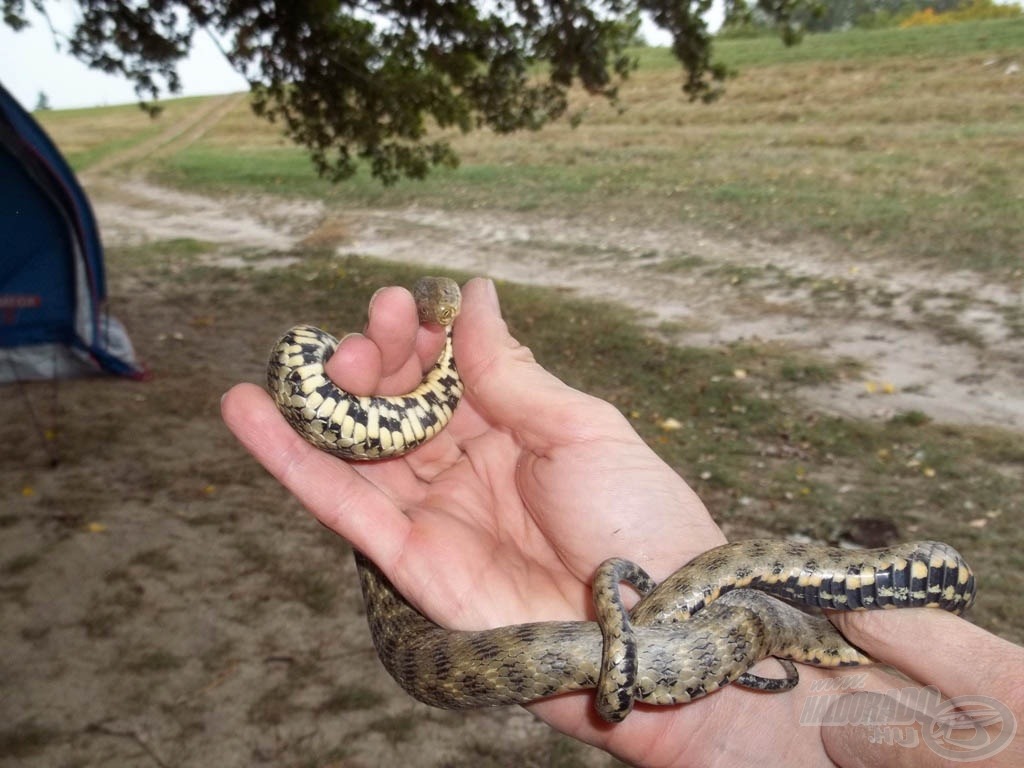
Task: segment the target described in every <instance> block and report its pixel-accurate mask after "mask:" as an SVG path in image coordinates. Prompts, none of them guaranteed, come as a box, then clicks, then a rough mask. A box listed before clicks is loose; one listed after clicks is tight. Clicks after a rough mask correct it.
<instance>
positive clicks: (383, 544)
mask: <svg viewBox="0 0 1024 768" xmlns="http://www.w3.org/2000/svg"><path fill="white" fill-rule="evenodd" d="M221 414H222V416H223V418H224V422H225V423H226V424H227V426H228V428H229V429H230V430H231V431H232V432H233V433H234V435H235V437H237V438H238V440H239V441H240V442H241V443H242V445H243V446H245V448H246V449H247V450H248V451H249V452H250V453H251V454H252V455H253V456H254V457H255V458H256V460H257V461H259V462H260V464H262V465H263V466H264V467H265V468H266V469H267V471H269V472H270V474H272V475H273V476H274V477H276V478H277V479H278V481H279V482H280V483H281V484H282V485H284V486H285V487H286V488H287V489H288V490H289V491H291V492H292V493H293V494H295V496H296V497H298V499H299V501H301V502H302V504H303V506H305V507H306V509H308V510H309V511H310V512H312V513H313V515H314V516H316V518H317V519H318V520H319V521H320V522H321V523H323V524H324V525H326V526H327V527H328V528H330V529H331V530H333V531H335V532H337V533H339V534H341V535H342V536H343V537H345V538H346V539H348V541H350V542H351V543H352V545H353V546H354V547H356V548H357V549H359V550H360V551H362V552H363V553H364V554H366V555H367V556H368V557H370V558H371V559H372V560H374V561H375V562H377V563H378V564H379V565H380V566H381V567H382V568H385V569H386V568H387V567H388V565H389V564H391V563H393V562H394V561H395V559H396V558H397V556H398V553H399V552H401V550H402V547H403V546H404V543H405V540H406V537H407V536H408V534H409V531H410V529H411V523H410V521H409V519H408V518H407V517H406V516H405V515H404V514H403V513H402V511H401V510H400V509H399V508H398V506H397V505H396V504H395V503H394V502H393V501H392V500H391V499H390V498H389V497H388V496H387V495H385V494H384V493H383V492H382V491H380V490H379V489H377V488H376V487H375V486H374V485H373V484H371V483H370V482H368V481H367V480H365V479H364V478H362V477H361V476H360V475H359V474H358V473H357V472H356V471H355V470H353V469H352V468H351V467H350V466H348V465H347V464H346V463H345V462H343V461H338V460H337V459H335V458H333V457H331V456H328V455H327V454H325V453H323V452H322V451H318V450H317V449H316V448H314V447H313V446H311V445H309V444H308V443H307V442H306V441H304V440H303V439H302V438H301V437H299V436H298V435H297V434H296V433H295V432H294V431H293V430H292V428H291V427H290V426H289V425H288V423H287V422H286V421H285V420H284V417H283V416H281V415H280V413H278V411H277V408H276V407H275V406H274V403H273V401H272V400H271V399H270V396H269V395H267V393H266V392H264V391H263V390H262V389H260V388H259V387H257V386H255V385H253V384H239V385H237V386H235V387H233V388H232V389H231V390H229V391H228V392H227V394H225V395H224V397H223V399H222V401H221Z"/></svg>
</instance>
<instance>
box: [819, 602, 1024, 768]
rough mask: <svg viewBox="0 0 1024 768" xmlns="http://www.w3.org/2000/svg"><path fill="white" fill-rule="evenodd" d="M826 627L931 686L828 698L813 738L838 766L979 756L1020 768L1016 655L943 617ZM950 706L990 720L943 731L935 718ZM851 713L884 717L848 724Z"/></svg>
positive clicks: (1021, 699) (1021, 673)
mask: <svg viewBox="0 0 1024 768" xmlns="http://www.w3.org/2000/svg"><path fill="white" fill-rule="evenodd" d="M833 621H834V622H835V623H836V625H837V626H838V627H839V630H840V631H841V632H842V633H843V635H845V636H846V637H847V638H848V639H849V640H850V641H851V642H853V643H854V644H855V645H857V647H859V648H861V649H862V650H864V651H866V652H867V653H868V654H870V655H871V656H872V657H873V658H875V659H877V660H878V661H882V662H885V663H887V664H891V665H892V666H893V667H895V668H896V669H899V670H900V671H902V672H904V673H905V674H907V675H908V676H909V677H910V678H912V679H914V680H917V681H919V682H920V683H922V684H925V685H928V686H934V689H933V690H932V691H929V692H927V693H926V692H924V691H923V690H922V689H921V688H919V687H917V686H915V685H908V684H907V683H906V682H903V683H902V684H898V685H897V686H895V687H894V688H893V689H891V690H889V691H887V692H885V693H879V692H868V691H864V692H857V693H853V694H850V695H851V696H855V697H857V698H858V699H859V700H858V701H856V702H854V701H852V700H851V701H846V702H840V701H838V700H837V701H836V702H835V703H834V704H833V705H832V706H831V707H830V708H829V710H828V713H827V714H826V724H825V725H823V727H822V731H821V737H822V740H823V742H824V744H825V749H826V751H827V753H828V755H829V757H831V758H832V759H833V760H834V761H835V762H836V763H837V764H838V765H840V766H842V767H843V768H876V767H878V768H881V766H920V767H921V768H924V767H925V766H936V768H937V767H938V766H942V765H950V764H951V762H968V761H971V762H973V761H975V760H979V759H982V758H985V760H986V762H985V765H986V766H994V767H997V768H998V767H999V766H1005V767H1006V768H1010V766H1020V765H1024V737H1022V736H1021V735H1018V736H1017V737H1016V738H1014V737H1013V736H1012V732H1013V730H1015V729H1016V728H1017V726H1024V648H1022V647H1021V646H1019V645H1014V644H1013V643H1011V642H1009V641H1007V640H1004V639H1003V638H1001V637H997V636H996V635H993V634H991V633H990V632H986V631H985V630H984V629H982V628H981V627H977V626H975V625H973V624H971V623H970V622H967V621H964V620H963V619H961V618H960V617H958V616H954V615H952V614H949V613H946V612H944V611H930V610H916V611H894V612H885V613H884V614H880V613H843V614H836V615H835V616H834V617H833ZM922 638H927V641H926V642H925V643H922ZM922 649H924V652H922ZM901 705H902V706H901ZM840 707H842V708H843V711H841V710H840ZM954 707H959V708H961V709H962V710H964V711H966V712H972V711H973V712H974V713H975V714H980V713H982V712H983V711H985V710H987V711H988V712H989V713H992V714H994V715H996V716H997V721H996V722H993V723H991V724H989V725H988V726H984V725H979V724H978V723H977V721H975V722H973V723H966V724H965V725H964V727H961V728H959V729H957V730H953V731H951V732H947V731H944V730H943V729H942V727H941V725H942V721H943V720H944V719H945V718H944V717H943V716H944V715H950V714H952V713H953V712H954ZM844 711H845V714H844ZM858 711H859V712H862V713H863V712H867V711H874V712H882V713H889V715H887V716H884V717H882V718H880V720H881V722H880V723H879V724H877V725H876V724H873V723H867V724H860V723H857V722H850V720H851V719H852V718H851V717H850V716H849V715H850V713H853V712H858ZM936 717H938V718H939V723H938V726H937V727H934V728H933V727H932V722H933V721H934V720H935V718H936ZM1006 739H1010V741H1009V742H1006Z"/></svg>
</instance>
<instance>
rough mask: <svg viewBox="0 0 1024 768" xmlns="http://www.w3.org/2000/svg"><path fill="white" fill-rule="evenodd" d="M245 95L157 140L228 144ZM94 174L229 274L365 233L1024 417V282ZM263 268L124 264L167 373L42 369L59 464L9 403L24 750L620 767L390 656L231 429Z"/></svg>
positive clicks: (122, 227)
mask: <svg viewBox="0 0 1024 768" xmlns="http://www.w3.org/2000/svg"><path fill="white" fill-rule="evenodd" d="M226 104H227V102H223V103H214V104H213V106H211V109H210V112H209V114H207V115H206V116H205V117H203V118H202V119H200V120H199V121H197V122H196V123H194V124H190V125H188V126H184V127H182V126H178V131H177V133H176V134H174V135H169V136H165V137H163V139H162V140H155V141H154V143H153V144H152V146H151V147H149V149H148V150H147V151H150V152H158V151H160V147H165V146H168V143H167V142H173V141H177V139H176V138H175V137H176V136H182V137H185V139H186V140H191V139H192V138H194V137H195V136H197V135H201V131H202V129H203V125H204V124H206V122H204V121H209V120H212V119H215V118H216V116H217V115H218V114H222V113H223V112H222V110H224V109H226V108H227V106H225V105H226ZM190 137H191V138H190ZM128 159H130V158H128ZM119 160H120V161H124V162H126V161H127V159H126V158H124V157H122V158H119ZM118 165H119V162H110V161H108V163H107V165H106V171H107V172H108V173H109V172H113V171H114V170H116V168H117V166H118ZM88 187H89V190H90V193H91V194H92V195H93V197H94V202H95V206H96V209H97V212H98V214H99V218H100V221H101V224H102V228H103V232H104V236H105V239H106V241H107V242H108V243H110V244H119V243H121V244H138V243H145V242H148V241H153V240H163V239H169V238H182V237H187V238H193V239H197V240H204V241H209V242H212V243H216V244H220V245H222V246H223V250H222V251H220V252H219V253H218V255H217V256H215V258H216V259H217V260H218V263H220V264H228V265H231V264H240V263H242V260H241V259H240V257H239V256H238V253H239V251H240V249H241V250H245V251H246V254H247V257H248V256H250V255H251V254H253V253H257V254H259V253H265V254H266V258H265V259H263V261H262V262H259V261H257V262H256V263H257V264H259V263H263V264H265V265H273V264H280V263H285V262H287V261H288V260H289V258H290V257H288V256H287V255H286V252H287V251H288V249H289V248H291V247H292V246H293V245H295V244H297V243H300V242H303V241H305V242H317V243H325V242H336V241H338V240H339V237H340V235H341V234H344V235H345V238H344V242H343V243H341V244H340V245H339V246H338V250H339V252H340V253H348V252H355V253H362V254H370V255H376V256H380V257H383V258H388V259H394V260H401V261H409V262H417V263H419V262H425V263H426V264H428V265H429V264H443V265H445V266H448V267H453V268H455V267H457V268H461V269H465V270H468V271H471V272H476V273H480V274H486V275H490V276H492V277H495V278H498V279H501V280H515V281H522V282H528V283H538V284H544V285H554V286H561V287H563V288H565V289H567V290H570V291H575V292H578V293H579V294H582V295H586V296H595V297H601V298H604V299H611V300H614V301H620V302H623V303H625V304H628V305H629V306H632V307H634V308H636V309H637V310H638V311H640V312H641V313H642V316H643V319H644V320H645V321H646V322H650V323H651V325H652V327H655V328H657V329H658V330H659V332H661V333H662V334H664V335H665V336H666V337H669V338H671V339H673V340H676V341H678V342H680V343H687V344H719V343H723V342H730V341H734V340H738V339H748V340H750V339H759V340H762V341H765V342H774V341H781V342H786V343H789V344H794V345H797V346H799V347H803V348H808V349H813V350H815V351H817V352H819V353H821V354H823V355H825V356H827V357H831V358H843V357H852V358H855V359H857V360H859V361H861V362H862V363H863V364H864V365H865V366H866V368H865V371H866V372H865V375H864V376H863V377H857V378H856V379H851V380H849V381H847V382H843V383H841V384H839V385H836V386H830V387H827V388H818V389H807V390H805V391H804V395H805V396H806V398H807V401H808V404H809V407H816V408H827V409H830V410H835V411H839V412H843V413H850V414H855V415H859V416H866V417H884V416H886V415H888V414H891V413H892V412H895V411H898V410H910V409H917V410H921V411H924V412H926V413H928V414H930V415H932V416H933V417H935V418H937V419H941V420H947V421H959V422H967V423H975V424H995V425H1000V426H1004V427H1010V428H1013V429H1018V430H1020V429H1024V389H1022V388H1021V387H1020V386H1019V382H1020V381H1021V379H1022V377H1024V338H1022V337H1021V334H1020V323H1021V310H1022V304H1021V293H1020V285H1019V284H1015V285H999V284H991V283H986V282H984V281H983V280H982V279H981V278H979V277H978V276H976V275H968V274H960V273H956V274H951V273H943V272H939V271H930V272H915V271H912V270H908V269H906V267H905V266H904V265H894V264H885V263H877V262H873V263H865V264H850V263H848V262H844V261H843V259H841V258H839V257H837V256H836V255H835V254H833V253H831V252H830V251H829V249H828V248H826V247H824V246H823V245H820V244H814V243H796V244H791V245H789V246H787V247H786V248H779V247H775V246H769V245H766V244H764V243H757V242H752V241H749V240H744V239H741V238H731V237H723V236H720V235H715V236H712V235H711V234H709V233H702V232H698V231H693V230H689V229H684V228H675V229H659V230H656V231H654V230H646V229H640V228H637V227H634V226H631V225H630V224H629V223H628V222H618V221H612V220H608V221H584V220H582V219H577V220H565V219H556V218H551V217H545V216H544V215H543V214H529V215H526V214H511V213H491V212H454V213H453V212H447V211H437V210H424V209H419V208H412V209H404V210H344V211H340V210H330V209H328V208H326V207H325V206H324V205H321V204H319V203H315V202H294V201H284V200H277V199H268V198H236V199H232V198H220V199H211V198H207V197H203V196H200V195H195V194H189V193H182V192H179V191H174V190H168V189H162V188H159V187H156V186H153V185H152V184H149V183H147V182H145V181H141V180H137V179H135V180H133V179H131V178H127V177H122V176H106V175H99V174H94V175H92V176H91V177H90V178H89V179H88ZM282 254H285V255H282ZM245 263H248V264H253V263H254V262H253V261H252V259H250V258H247V259H246V262H245ZM245 275H246V273H245V272H241V271H240V272H239V279H238V280H239V282H238V286H237V293H236V294H233V295H232V298H231V302H234V303H228V304H226V303H225V298H224V296H223V295H219V294H216V293H215V292H214V291H213V289H212V288H210V287H208V286H204V285H194V286H189V287H188V290H187V292H185V291H184V289H182V288H180V287H179V288H174V287H172V286H170V285H163V284H161V283H160V281H158V280H146V279H144V278H141V277H140V276H139V274H138V273H133V274H131V275H122V276H119V275H117V274H112V275H111V286H112V290H111V293H112V295H113V296H114V297H115V307H116V309H117V312H118V314H119V315H121V317H122V319H124V320H125V321H126V323H127V324H128V326H129V328H130V330H131V332H132V335H133V338H134V340H135V343H136V345H137V346H138V347H139V348H140V349H142V350H145V357H146V358H147V360H148V361H149V363H150V365H151V366H152V367H153V369H154V371H155V373H156V376H155V377H154V379H153V380H152V381H151V382H149V383H148V384H146V385H144V386H138V387H135V386H134V385H131V384H124V383H116V384H111V382H110V381H108V380H91V381H78V382H66V383H65V384H62V385H61V390H60V393H59V398H60V399H59V409H57V410H54V408H55V406H54V401H53V393H52V391H51V390H50V389H49V388H48V385H41V386H37V387H30V388H29V392H28V397H29V400H30V401H31V402H34V403H35V405H36V408H37V409H38V410H39V412H40V413H41V414H42V416H43V418H44V420H45V418H46V416H47V415H48V414H49V415H54V416H55V417H56V420H57V426H58V427H59V430H60V435H59V449H60V458H61V461H60V463H59V465H58V466H56V467H53V468H50V467H49V466H48V465H47V455H46V452H45V451H43V450H42V448H41V447H40V444H39V440H38V435H37V433H36V431H35V427H34V425H33V422H32V419H31V418H30V417H29V416H28V414H27V412H26V409H25V402H26V401H25V399H24V398H23V397H22V396H21V395H20V394H19V393H17V392H15V391H13V390H11V389H8V390H6V391H5V392H4V393H3V397H2V398H0V457H2V460H0V483H2V485H0V487H2V488H3V489H4V491H3V493H4V497H3V498H4V501H3V504H2V510H0V528H2V530H3V535H2V536H0V571H2V572H3V575H4V578H3V582H2V583H3V590H4V600H3V602H2V607H0V648H2V649H3V653H2V654H0V679H2V680H3V681H4V686H3V690H4V693H3V696H2V697H0V718H2V720H3V725H0V763H2V764H4V765H19V766H20V765H25V766H69V767H70V766H91V765H103V766H129V765H131V766H135V765H139V766H149V765H152V766H160V767H163V766H209V765H218V766H235V765H238V766H242V765H246V766H249V765H287V766H291V765H295V766H299V765H317V766H328V765H330V766H352V767H358V766H374V765H399V764H404V765H415V766H452V767H453V768H454V767H455V766H463V765H465V766H469V765H473V766H513V765H515V766H522V765H525V766H532V765H537V766H540V765H561V766H578V765H593V766H602V765H609V764H612V761H610V759H609V758H607V757H606V756H604V755H602V754H600V753H598V752H596V751H593V750H588V749H585V748H582V747H578V746H576V745H573V744H572V743H570V742H568V741H567V740H564V739H562V738H561V737H558V736H557V735H555V734H553V733H552V732H550V731H549V730H548V729H547V728H546V727H545V726H543V725H541V724H539V723H537V722H535V721H534V720H533V718H532V717H531V716H530V715H529V714H528V713H526V712H524V711H522V710H517V709H511V710H502V711H494V712H473V713H466V714H461V713H456V714H452V713H442V712H437V711H435V710H430V709H429V708H426V707H422V706H420V705H418V704H416V703H414V702H412V701H411V700H410V699H408V697H406V696H405V695H404V694H403V693H402V692H401V691H400V690H398V688H397V687H396V686H395V685H394V684H393V683H392V681H390V679H389V678H388V677H387V676H386V673H384V672H383V670H382V669H381V667H380V666H379V664H377V663H376V661H375V659H374V655H373V650H372V646H371V644H370V641H369V637H368V633H367V630H366V627H365V622H364V621H363V620H362V617H361V615H360V613H361V601H360V598H359V595H358V587H357V583H356V579H355V576H354V571H353V568H352V566H351V563H350V558H348V557H346V556H345V552H344V551H343V550H344V547H343V545H342V544H341V543H340V542H339V541H338V540H337V539H336V538H335V537H333V536H331V535H329V534H327V533H326V532H324V531H322V530H321V529H319V528H318V527H317V526H316V525H315V524H313V523H312V522H311V521H310V520H309V518H308V516H307V515H306V514H305V513H304V512H303V511H302V510H301V509H300V508H299V507H298V505H297V504H296V503H295V502H294V501H293V500H291V499H290V498H289V497H288V495H287V494H285V493H284V492H283V491H282V490H281V489H279V488H278V487H277V486H276V484H275V483H274V482H273V481H272V480H270V479H269V478H268V477H266V476H265V475H264V474H263V473H262V471H261V470H260V469H259V468H258V467H257V466H256V465H255V463H254V462H253V461H252V460H251V459H250V458H249V457H248V456H246V455H245V454H244V453H243V452H242V451H241V450H240V449H239V448H238V446H237V445H235V443H234V441H233V440H232V439H231V437H230V436H229V435H228V434H227V433H226V431H225V430H224V428H223V427H222V426H221V424H220V422H219V418H218V413H217V403H218V398H219V395H220V393H221V392H223V391H224V390H225V389H226V388H227V387H228V386H229V385H230V384H231V383H233V382H235V381H239V380H250V381H259V380H260V378H261V375H262V373H261V367H262V359H263V355H264V353H265V346H266V344H267V342H268V338H263V337H262V336H261V335H260V334H258V333H256V332H254V330H253V328H252V327H251V325H252V324H251V322H249V319H250V318H251V317H252V316H253V313H254V312H258V313H259V316H260V319H261V321H264V322H267V323H270V324H273V323H274V322H276V321H277V319H276V317H275V316H274V312H275V311H276V310H275V309H274V308H273V307H260V306H258V297H253V296H251V295H250V294H247V292H246V290H245V288H246V286H245V281H246V279H247V278H246V277H245ZM1018 283H1019V281H1018ZM247 301H248V302H249V303H250V304H251V306H250V305H246V304H245V302H247ZM280 322H281V325H282V327H283V324H284V322H285V320H284V319H283V318H282V319H281V320H280ZM1015 323H1016V329H1017V332H1016V334H1015V333H1014V328H1015ZM867 383H871V387H870V388H869V387H868V386H866V384H867ZM869 389H874V391H875V394H871V393H870V392H869ZM887 390H891V393H889V394H883V393H885V392H886V391H887Z"/></svg>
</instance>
